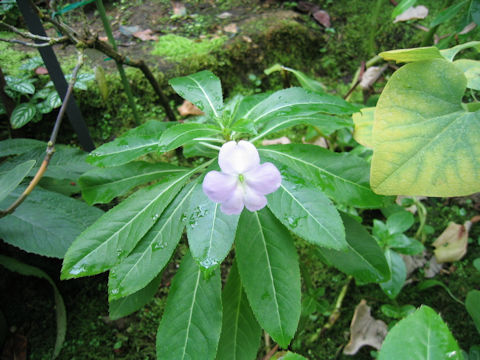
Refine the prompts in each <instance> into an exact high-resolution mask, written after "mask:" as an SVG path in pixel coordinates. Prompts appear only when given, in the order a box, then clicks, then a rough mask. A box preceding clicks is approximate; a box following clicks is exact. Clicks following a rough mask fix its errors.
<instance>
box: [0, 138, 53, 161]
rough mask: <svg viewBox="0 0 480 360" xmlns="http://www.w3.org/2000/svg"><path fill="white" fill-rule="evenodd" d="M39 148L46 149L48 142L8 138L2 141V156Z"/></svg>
mask: <svg viewBox="0 0 480 360" xmlns="http://www.w3.org/2000/svg"><path fill="white" fill-rule="evenodd" d="M38 148H41V149H46V148H47V143H45V142H43V141H39V140H35V139H6V140H2V141H0V157H3V156H9V155H21V154H24V153H26V152H29V151H31V150H35V149H38ZM25 161H26V160H25Z"/></svg>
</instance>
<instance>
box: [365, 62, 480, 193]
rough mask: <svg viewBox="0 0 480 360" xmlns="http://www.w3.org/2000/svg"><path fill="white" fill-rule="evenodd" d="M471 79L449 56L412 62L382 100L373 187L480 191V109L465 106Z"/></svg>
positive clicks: (377, 117) (406, 190)
mask: <svg viewBox="0 0 480 360" xmlns="http://www.w3.org/2000/svg"><path fill="white" fill-rule="evenodd" d="M465 86H466V79H465V76H464V75H463V74H462V72H461V71H460V70H458V69H457V68H456V67H455V65H453V64H452V63H450V62H448V61H446V60H430V61H421V62H416V63H412V64H407V65H405V66H403V67H402V68H400V70H398V71H397V72H395V73H394V74H393V76H392V77H391V79H390V80H389V82H388V84H387V86H386V87H385V90H384V91H383V93H382V95H381V96H380V99H379V101H378V104H377V109H376V111H375V124H374V129H373V137H374V153H373V159H372V169H371V185H372V188H373V189H374V190H375V192H377V193H380V194H386V195H392V194H402V195H425V196H461V195H468V194H471V193H475V192H478V191H480V182H479V181H478V178H479V176H480V161H479V159H480V142H478V139H479V138H480V111H476V112H468V111H466V110H465V109H464V108H463V107H462V103H461V101H462V97H463V94H464V92H465Z"/></svg>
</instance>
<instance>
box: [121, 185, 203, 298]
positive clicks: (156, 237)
mask: <svg viewBox="0 0 480 360" xmlns="http://www.w3.org/2000/svg"><path fill="white" fill-rule="evenodd" d="M194 189H195V186H192V188H191V189H190V191H189V192H188V193H187V194H185V197H184V198H183V199H182V201H181V202H180V203H179V204H178V206H177V208H176V209H175V210H174V211H173V212H172V213H171V214H170V216H169V217H168V218H167V220H165V222H164V223H163V225H162V227H161V228H160V230H159V231H158V234H161V233H162V232H163V230H164V229H165V227H166V226H167V224H169V223H170V221H171V220H172V218H173V217H174V215H175V214H176V212H177V211H178V210H179V209H181V208H182V204H183V203H184V202H185V201H186V200H187V199H188V197H189V195H190V194H191V193H192V192H193V190H194ZM158 236H159V235H157V236H155V237H154V238H153V239H152V241H150V244H149V245H151V244H153V243H155V242H156V241H157V239H158ZM149 249H150V246H147V247H146V248H145V250H144V251H143V252H142V253H141V254H140V256H139V257H138V259H137V261H136V262H135V263H134V264H133V265H132V266H131V268H130V270H129V271H128V272H127V273H126V274H125V276H124V277H123V280H122V281H120V283H119V284H120V287H121V285H122V284H123V283H124V282H125V281H126V280H125V279H127V278H128V276H129V275H130V273H131V272H132V271H133V269H134V268H135V267H136V266H137V265H138V263H140V262H141V260H142V259H143V258H144V257H145V256H146V255H147V253H149ZM127 295H129V294H127Z"/></svg>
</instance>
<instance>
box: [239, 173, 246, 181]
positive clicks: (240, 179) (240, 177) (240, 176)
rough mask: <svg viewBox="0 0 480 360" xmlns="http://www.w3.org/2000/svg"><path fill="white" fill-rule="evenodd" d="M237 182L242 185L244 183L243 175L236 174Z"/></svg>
mask: <svg viewBox="0 0 480 360" xmlns="http://www.w3.org/2000/svg"><path fill="white" fill-rule="evenodd" d="M238 180H239V181H240V182H241V183H244V182H245V176H243V174H238Z"/></svg>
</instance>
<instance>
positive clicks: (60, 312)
mask: <svg viewBox="0 0 480 360" xmlns="http://www.w3.org/2000/svg"><path fill="white" fill-rule="evenodd" d="M0 265H2V266H4V267H5V268H7V269H8V270H10V271H14V272H17V273H19V274H21V275H25V276H35V277H37V278H40V279H45V280H47V281H48V283H49V284H50V285H51V286H52V288H53V296H54V298H55V312H56V315H57V337H56V339H55V348H54V349H53V355H52V359H55V358H56V357H57V356H58V355H59V354H60V350H62V345H63V342H64V341H65V335H66V333H67V310H66V309H65V303H64V302H63V298H62V295H61V294H60V291H58V288H57V286H56V285H55V283H54V282H53V280H52V279H51V278H50V276H48V275H47V274H46V273H45V272H44V271H43V270H40V269H39V268H37V267H35V266H31V265H28V264H24V263H22V262H20V261H18V260H16V259H13V258H10V257H7V256H3V255H0Z"/></svg>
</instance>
